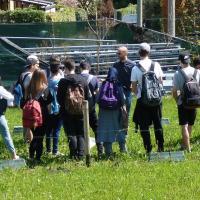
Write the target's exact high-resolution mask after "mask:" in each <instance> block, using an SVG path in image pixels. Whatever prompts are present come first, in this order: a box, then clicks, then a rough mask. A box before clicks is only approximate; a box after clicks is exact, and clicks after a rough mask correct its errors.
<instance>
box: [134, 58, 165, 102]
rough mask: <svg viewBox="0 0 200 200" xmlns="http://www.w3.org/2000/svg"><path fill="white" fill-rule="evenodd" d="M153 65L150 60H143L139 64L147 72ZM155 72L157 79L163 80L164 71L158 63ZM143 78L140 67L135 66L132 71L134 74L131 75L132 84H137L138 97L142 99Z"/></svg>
mask: <svg viewBox="0 0 200 200" xmlns="http://www.w3.org/2000/svg"><path fill="white" fill-rule="evenodd" d="M151 63H152V60H151V59H149V58H145V59H143V60H141V61H140V62H139V64H140V65H141V66H142V67H143V68H144V69H145V70H146V71H149V70H150V67H151ZM154 72H155V74H156V77H157V78H161V77H163V76H164V74H163V71H162V69H161V66H160V64H159V63H158V62H155V67H154ZM142 76H143V72H142V71H141V69H139V68H138V66H135V67H134V68H133V69H132V73H131V82H137V84H138V86H137V87H138V88H137V89H138V93H137V97H138V98H140V97H141V90H142Z"/></svg>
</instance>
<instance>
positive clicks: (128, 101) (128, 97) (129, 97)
mask: <svg viewBox="0 0 200 200" xmlns="http://www.w3.org/2000/svg"><path fill="white" fill-rule="evenodd" d="M123 91H124V95H125V97H126V100H125V104H126V110H127V113H128V115H129V114H130V109H131V103H132V100H133V94H132V92H131V91H130V90H126V89H123Z"/></svg>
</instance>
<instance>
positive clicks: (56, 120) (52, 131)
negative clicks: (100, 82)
mask: <svg viewBox="0 0 200 200" xmlns="http://www.w3.org/2000/svg"><path fill="white" fill-rule="evenodd" d="M50 71H51V75H50V77H49V79H48V88H49V91H50V93H51V95H52V97H53V101H52V102H51V104H50V106H49V115H48V117H47V123H48V126H47V131H46V150H47V153H51V139H53V150H52V153H53V155H62V154H61V153H60V152H59V151H58V141H59V135H60V129H61V126H62V120H61V117H60V113H59V110H60V106H59V104H58V101H57V90H58V83H59V81H60V79H61V78H64V75H63V72H60V59H59V58H58V57H51V59H50Z"/></svg>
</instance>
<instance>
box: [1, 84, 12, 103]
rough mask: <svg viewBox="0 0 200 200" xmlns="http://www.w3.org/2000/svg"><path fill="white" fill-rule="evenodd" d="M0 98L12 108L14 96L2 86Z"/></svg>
mask: <svg viewBox="0 0 200 200" xmlns="http://www.w3.org/2000/svg"><path fill="white" fill-rule="evenodd" d="M0 96H1V98H3V99H6V100H7V103H8V106H13V101H14V96H13V95H12V94H11V93H10V92H8V91H7V90H6V89H5V88H4V87H3V86H0Z"/></svg>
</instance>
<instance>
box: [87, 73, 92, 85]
mask: <svg viewBox="0 0 200 200" xmlns="http://www.w3.org/2000/svg"><path fill="white" fill-rule="evenodd" d="M93 77H94V76H93V75H91V74H89V76H88V78H87V83H88V85H89V84H90V82H91V80H92V79H93Z"/></svg>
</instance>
